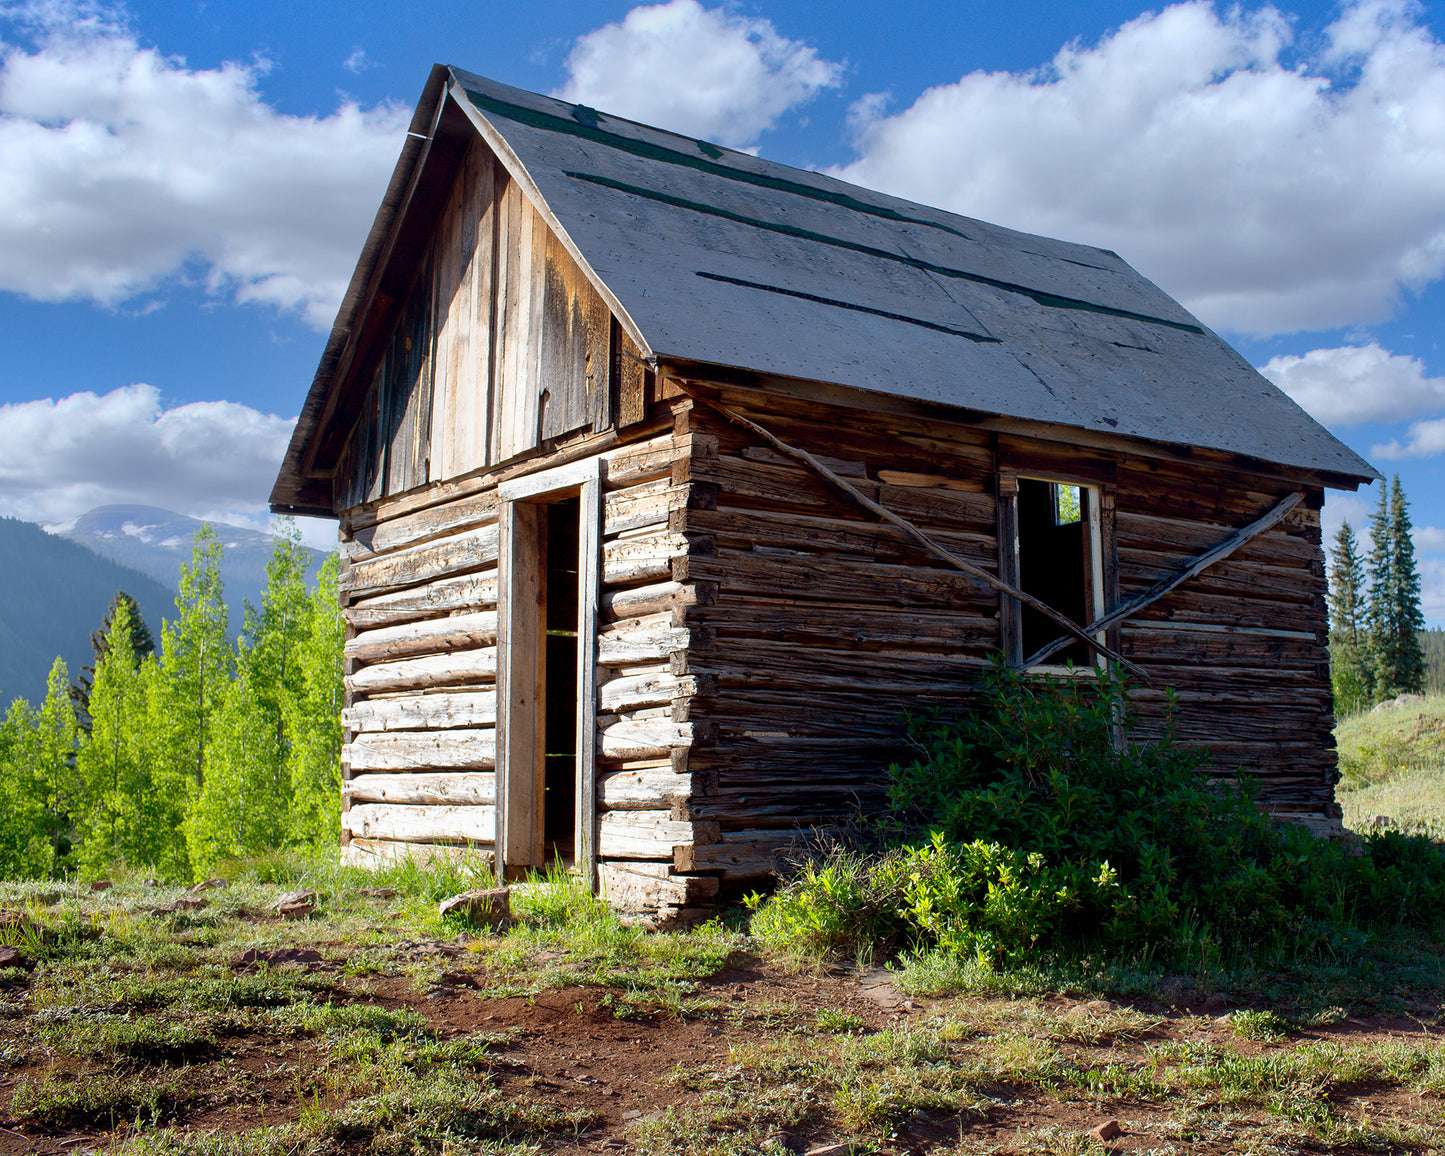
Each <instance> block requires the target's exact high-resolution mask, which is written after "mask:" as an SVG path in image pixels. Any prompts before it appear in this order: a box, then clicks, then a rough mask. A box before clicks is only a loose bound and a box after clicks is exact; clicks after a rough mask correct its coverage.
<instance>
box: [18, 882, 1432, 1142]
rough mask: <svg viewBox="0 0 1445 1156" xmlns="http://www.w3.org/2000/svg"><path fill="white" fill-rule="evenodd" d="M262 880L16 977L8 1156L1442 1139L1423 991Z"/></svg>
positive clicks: (81, 941) (38, 955)
mask: <svg viewBox="0 0 1445 1156" xmlns="http://www.w3.org/2000/svg"><path fill="white" fill-rule="evenodd" d="M240 891H241V889H239V888H237V889H235V892H234V893H232V894H230V895H228V896H227V897H226V898H225V899H217V900H216V901H215V902H213V904H212V906H211V908H210V910H209V911H208V912H205V913H199V914H193V915H188V916H176V915H174V914H168V915H165V916H161V917H151V918H150V919H149V920H147V919H144V918H141V917H139V916H137V915H136V914H135V911H134V910H127V909H126V907H125V904H124V903H123V902H121V903H119V904H117V903H116V902H115V901H110V902H111V907H110V908H109V909H108V910H109V911H110V912H111V914H110V916H109V922H108V923H106V922H105V921H104V919H102V918H100V917H99V916H101V915H103V914H104V913H98V912H96V911H94V910H91V911H89V912H88V919H89V922H88V923H87V924H86V926H87V927H89V928H91V929H93V930H92V931H90V932H88V933H87V935H85V936H80V937H78V938H77V939H75V940H74V943H73V945H72V947H71V949H70V950H69V951H68V952H67V951H66V950H61V949H60V947H56V946H52V947H51V948H49V949H44V948H42V947H39V946H32V949H31V951H32V958H28V959H22V962H21V964H19V965H16V966H11V967H9V968H6V969H3V970H0V1156H21V1154H25V1156H29V1154H46V1156H59V1154H63V1153H78V1152H87V1151H91V1150H99V1149H112V1148H119V1147H124V1148H126V1149H127V1150H134V1151H145V1152H148V1151H151V1150H156V1151H166V1152H187V1153H190V1152H194V1153H203V1152H214V1153H235V1154H237V1156H239V1154H240V1153H242V1152H245V1153H247V1154H248V1156H283V1154H286V1153H292V1154H297V1156H299V1154H302V1153H311V1152H315V1153H320V1152H358V1153H360V1152H376V1153H388V1154H389V1153H392V1152H397V1153H401V1152H409V1153H414V1152H436V1153H439V1154H444V1156H452V1154H453V1153H456V1154H460V1153H464V1152H476V1153H491V1152H498V1153H500V1152H539V1151H543V1152H555V1153H583V1152H638V1153H671V1152H676V1153H707V1154H710V1156H711V1154H717V1156H723V1154H727V1153H738V1154H742V1153H753V1152H756V1153H782V1152H794V1153H803V1152H807V1151H810V1150H813V1149H817V1148H827V1146H829V1145H843V1147H839V1148H836V1149H830V1150H831V1151H836V1152H844V1151H852V1152H857V1153H863V1152H876V1153H898V1154H902V1153H919V1154H921V1153H941V1152H992V1151H999V1152H1056V1153H1082V1152H1089V1151H1102V1150H1105V1149H1108V1150H1114V1151H1120V1152H1136V1153H1143V1152H1211V1153H1212V1152H1227V1151H1254V1152H1301V1151H1349V1152H1355V1151H1359V1152H1365V1151H1375V1152H1378V1151H1421V1152H1423V1151H1434V1150H1437V1149H1439V1148H1440V1147H1441V1146H1442V1143H1445V1104H1442V1097H1441V1092H1442V1090H1445V1050H1442V1048H1441V1042H1442V1041H1441V1037H1440V1031H1441V1022H1442V1021H1441V1020H1440V1018H1439V1017H1438V1015H1436V1014H1432V1013H1427V1012H1425V1010H1424V1007H1425V1005H1418V1006H1420V1007H1421V1014H1419V1015H1416V1016H1413V1017H1400V1016H1383V1015H1378V1014H1363V1015H1360V1014H1355V1015H1347V1014H1345V1012H1344V1011H1343V1010H1340V1009H1335V1010H1332V1011H1330V1012H1328V1013H1327V1014H1317V1015H1315V1016H1313V1017H1310V1018H1309V1020H1308V1022H1307V1021H1306V1019H1304V1018H1301V1017H1297V1018H1296V1019H1295V1020H1294V1021H1293V1022H1291V1021H1289V1020H1287V1019H1286V1018H1283V1017H1279V1016H1275V1015H1272V1014H1271V1013H1270V1012H1269V1011H1268V1010H1267V1009H1260V1008H1252V1009H1251V1008H1247V1007H1243V1006H1241V1004H1240V1001H1238V1000H1234V999H1231V998H1230V997H1229V996H1228V994H1227V993H1208V995H1207V996H1206V994H1205V993H1204V992H1196V993H1195V994H1194V996H1193V997H1192V998H1190V999H1184V1000H1182V1001H1180V1006H1166V1005H1165V1003H1164V1002H1163V1001H1162V1000H1161V999H1158V998H1133V999H1120V998H1113V999H1099V998H1093V997H1091V994H1090V993H1079V992H1074V993H1064V994H1060V993H1053V994H1043V995H1037V996H1030V997H1027V998H1003V997H999V996H969V995H960V996H952V997H948V998H924V997H914V998H908V997H906V996H905V995H903V994H902V993H901V992H900V991H899V990H898V989H897V987H896V986H895V984H894V982H893V980H894V977H893V975H892V974H891V973H889V972H886V971H882V970H860V969H857V968H848V969H844V968H835V969H816V970H814V971H811V972H810V971H806V970H803V971H800V970H797V969H796V968H795V967H790V966H787V965H785V964H784V963H782V962H780V961H776V960H770V959H768V958H766V957H765V956H764V955H763V954H762V953H760V951H759V950H754V948H755V946H756V945H752V944H750V943H749V942H748V941H747V940H746V939H745V938H744V937H742V936H740V935H738V934H737V933H735V932H724V931H722V930H721V929H715V930H713V931H711V932H709V931H703V932H698V933H693V935H691V936H687V937H675V938H674V939H673V940H671V941H669V940H668V939H667V938H666V937H663V936H659V935H649V934H644V933H639V932H628V931H625V930H623V929H620V928H617V927H615V926H610V927H609V929H607V930H606V932H605V935H603V938H602V940H601V941H599V939H598V935H599V934H600V933H597V932H596V930H595V929H593V931H592V932H589V933H588V934H587V935H583V936H580V937H579V936H578V935H576V934H575V933H574V934H573V937H572V938H571V939H568V938H567V936H566V935H564V934H560V933H557V934H553V935H551V936H550V937H548V936H544V935H539V934H536V933H527V932H525V931H522V932H514V933H513V934H512V935H510V936H492V935H486V934H484V933H481V932H466V931H463V932H462V933H460V934H457V935H453V934H441V933H442V932H446V933H450V932H452V931H453V930H454V927H453V926H441V925H438V924H437V922H436V921H435V920H432V927H431V929H430V930H431V931H432V934H431V935H427V934H417V935H414V936H413V935H407V936H406V937H403V935H402V934H401V932H402V929H403V928H405V929H406V930H407V931H408V932H410V931H417V932H424V931H425V930H426V928H425V927H424V926H418V924H423V925H424V924H425V923H426V919H425V918H423V917H422V916H419V915H416V914H415V913H416V912H417V911H418V910H420V908H418V907H413V908H406V907H405V905H404V904H403V903H402V901H401V900H393V901H387V900H380V901H378V900H366V901H362V900H357V901H355V902H353V903H351V909H350V913H348V906H347V904H348V902H350V901H343V900H341V899H338V900H336V901H335V903H334V904H333V905H332V910H331V911H319V912H318V913H317V916H316V917H315V918H314V919H309V920H304V921H300V922H282V921H281V920H279V919H278V918H276V917H275V916H270V915H268V914H266V913H265V911H264V909H263V908H261V907H260V905H259V904H256V903H254V902H251V899H252V898H254V897H246V896H243V895H240V894H239V892H240ZM228 903H229V907H227V906H226V905H227V904H228ZM368 903H369V904H370V907H371V908H373V909H374V908H382V909H385V908H387V907H391V908H392V910H391V911H390V912H386V913H385V917H384V918H382V919H377V918H376V916H377V915H378V914H381V912H378V911H376V910H372V909H367V906H366V905H367V904H368ZM134 906H135V905H132V907H134ZM61 908H63V904H62V905H61ZM32 910H33V911H35V910H37V909H32ZM398 912H400V914H398ZM393 917H394V918H393ZM29 918H30V919H31V920H32V922H33V923H35V924H36V925H37V926H38V925H43V924H44V922H45V920H44V916H43V913H38V914H32V915H31V916H30V917H29ZM57 926H59V925H58V924H57ZM68 926H74V923H73V921H72V924H70V925H68ZM101 928H103V929H102V930H94V929H101ZM63 930H64V928H63V927H61V931H63ZM57 937H58V938H57ZM127 937H128V938H127ZM52 940H53V942H54V943H57V944H61V945H63V944H64V943H65V942H67V941H65V940H64V937H63V935H61V934H60V932H56V931H54V929H53V928H52ZM39 943H40V939H38V938H32V944H39ZM107 945H109V946H107ZM1437 1010H1438V1009H1437ZM1109 1121H1114V1122H1115V1123H1116V1124H1117V1127H1118V1130H1119V1134H1118V1135H1116V1136H1113V1135H1110V1134H1109V1133H1108V1132H1105V1133H1103V1136H1104V1137H1105V1138H1100V1136H1099V1135H1095V1134H1093V1133H1094V1130H1095V1129H1098V1128H1099V1127H1100V1126H1101V1125H1106V1124H1107V1122H1109ZM848 1145H851V1146H852V1147H851V1148H850V1147H848Z"/></svg>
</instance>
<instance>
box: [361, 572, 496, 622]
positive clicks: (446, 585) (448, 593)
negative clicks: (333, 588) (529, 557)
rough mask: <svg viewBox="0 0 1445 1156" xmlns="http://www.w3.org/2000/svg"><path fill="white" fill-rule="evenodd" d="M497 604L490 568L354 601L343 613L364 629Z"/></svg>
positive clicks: (493, 576)
mask: <svg viewBox="0 0 1445 1156" xmlns="http://www.w3.org/2000/svg"><path fill="white" fill-rule="evenodd" d="M496 604H497V572H496V569H495V568H493V569H491V570H483V571H479V572H477V573H474V574H460V575H457V576H456V577H453V578H440V579H438V580H437V581H435V582H432V583H431V584H429V585H427V586H414V587H411V588H410V589H408V590H393V591H389V592H387V593H385V594H374V595H372V596H371V597H369V598H362V599H359V600H358V601H356V602H353V603H352V604H351V605H350V606H348V607H346V608H345V609H344V610H343V611H342V613H343V614H344V615H345V617H346V621H347V623H349V624H350V625H351V626H354V627H357V628H358V629H363V628H367V627H377V626H390V625H393V624H395V623H398V622H414V621H416V620H417V619H419V618H430V617H433V616H435V615H437V614H449V613H451V612H453V611H457V610H481V609H484V608H486V607H489V606H492V607H494V606H496Z"/></svg>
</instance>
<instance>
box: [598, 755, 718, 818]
mask: <svg viewBox="0 0 1445 1156" xmlns="http://www.w3.org/2000/svg"><path fill="white" fill-rule="evenodd" d="M696 785H697V778H696V776H694V775H691V774H678V773H677V772H675V771H673V770H672V768H671V767H667V766H662V767H649V768H648V769H646V770H638V771H613V772H611V773H610V774H603V775H600V776H599V777H598V790H599V794H600V797H601V800H602V805H603V806H604V807H606V808H607V809H608V810H609V811H659V810H669V811H670V810H671V809H672V808H673V807H674V806H675V805H676V804H678V803H679V802H681V801H683V800H686V799H687V797H688V796H689V795H691V794H692V793H693V791H694V789H695V787H696Z"/></svg>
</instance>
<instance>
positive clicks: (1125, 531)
mask: <svg viewBox="0 0 1445 1156" xmlns="http://www.w3.org/2000/svg"><path fill="white" fill-rule="evenodd" d="M1273 504H1274V503H1270V505H1273ZM1268 510H1269V506H1266V507H1264V508H1263V509H1261V510H1260V511H1259V514H1264V513H1266V512H1267V511H1268ZM1238 529H1239V527H1238V526H1221V525H1216V524H1212V523H1208V522H1190V521H1185V520H1184V519H1182V518H1167V517H1161V516H1159V515H1150V514H1135V513H1131V512H1130V511H1128V510H1119V511H1118V512H1117V514H1116V533H1117V535H1118V541H1119V544H1120V545H1121V546H1134V547H1143V548H1145V549H1150V550H1177V551H1179V552H1180V553H1183V554H1188V555H1191V556H1193V555H1196V554H1202V553H1204V552H1205V551H1206V550H1208V549H1210V548H1211V547H1213V546H1216V545H1218V544H1219V542H1220V541H1222V540H1223V539H1225V538H1227V537H1229V536H1230V535H1231V534H1233V533H1234V532H1235V531H1236V530H1238ZM1318 556H1319V548H1318V547H1317V546H1316V545H1314V544H1313V543H1311V542H1308V541H1306V540H1304V539H1302V538H1298V537H1294V536H1292V535H1290V534H1285V533H1277V532H1276V531H1275V530H1269V531H1266V532H1265V533H1263V534H1260V535H1259V536H1258V537H1257V538H1254V539H1252V540H1250V541H1249V542H1247V543H1245V544H1244V545H1243V546H1241V547H1240V548H1239V550H1238V551H1237V552H1236V553H1235V554H1234V557H1236V558H1239V559H1241V560H1243V561H1253V562H1264V563H1266V564H1268V565H1285V566H1290V565H1293V564H1295V563H1297V562H1305V563H1309V562H1312V561H1313V560H1314V559H1315V558H1316V557H1318Z"/></svg>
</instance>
